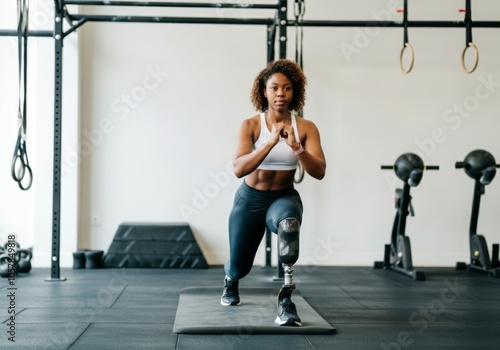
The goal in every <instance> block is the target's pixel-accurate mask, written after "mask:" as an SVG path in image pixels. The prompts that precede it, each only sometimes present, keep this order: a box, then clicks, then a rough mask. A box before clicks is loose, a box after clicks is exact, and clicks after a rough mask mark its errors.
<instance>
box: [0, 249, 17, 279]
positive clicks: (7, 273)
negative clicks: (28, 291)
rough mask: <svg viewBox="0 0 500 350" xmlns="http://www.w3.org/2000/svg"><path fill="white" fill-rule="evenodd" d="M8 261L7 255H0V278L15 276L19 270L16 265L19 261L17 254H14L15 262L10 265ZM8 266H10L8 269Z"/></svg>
mask: <svg viewBox="0 0 500 350" xmlns="http://www.w3.org/2000/svg"><path fill="white" fill-rule="evenodd" d="M10 260H11V259H10V256H9V254H1V255H0V277H11V276H12V275H14V276H15V275H17V272H18V270H19V266H18V264H17V262H18V260H19V253H17V252H16V256H15V260H14V261H13V262H12V263H11V261H10ZM9 264H11V266H10V268H9ZM12 264H13V266H12Z"/></svg>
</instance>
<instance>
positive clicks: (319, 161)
mask: <svg viewBox="0 0 500 350" xmlns="http://www.w3.org/2000/svg"><path fill="white" fill-rule="evenodd" d="M302 124H303V125H304V129H303V130H304V131H305V138H304V141H303V142H302V147H304V149H305V151H304V152H302V153H301V154H299V155H298V157H299V161H300V162H301V163H302V166H303V167H304V170H305V171H306V172H307V173H308V174H309V175H311V176H312V177H314V178H315V179H318V180H321V179H322V178H323V177H324V176H325V172H326V160H325V155H324V153H323V149H322V148H321V140H320V135H319V131H318V128H317V127H316V125H315V124H314V123H313V122H312V121H310V120H305V119H303V123H302Z"/></svg>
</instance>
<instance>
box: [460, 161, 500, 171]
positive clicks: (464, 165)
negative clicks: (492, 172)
mask: <svg viewBox="0 0 500 350" xmlns="http://www.w3.org/2000/svg"><path fill="white" fill-rule="evenodd" d="M455 168H456V169H463V168H465V169H467V170H469V169H470V164H469V163H465V162H456V163H455ZM495 168H500V164H495Z"/></svg>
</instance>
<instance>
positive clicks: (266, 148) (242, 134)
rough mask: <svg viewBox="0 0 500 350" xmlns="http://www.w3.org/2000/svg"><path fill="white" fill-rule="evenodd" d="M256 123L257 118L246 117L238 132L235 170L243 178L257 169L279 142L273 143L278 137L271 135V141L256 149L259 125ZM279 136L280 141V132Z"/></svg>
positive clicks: (234, 162)
mask: <svg viewBox="0 0 500 350" xmlns="http://www.w3.org/2000/svg"><path fill="white" fill-rule="evenodd" d="M256 123H257V121H256V120H255V119H246V120H244V121H243V123H242V124H241V126H240V130H239V132H238V138H237V141H236V154H235V158H234V161H233V172H234V174H235V175H236V176H237V177H238V178H242V177H244V176H246V175H248V174H250V173H252V172H253V171H254V170H255V169H257V167H258V166H259V165H260V163H262V161H263V160H264V159H265V158H266V157H267V155H268V154H269V152H270V151H271V149H272V148H273V147H274V145H275V144H276V143H277V141H276V142H275V143H273V141H274V139H276V137H271V139H270V140H269V142H267V143H266V144H264V145H262V146H261V147H259V148H257V149H256V150H254V149H253V144H254V130H255V128H256V127H257V125H256ZM275 133H276V132H275ZM277 136H278V141H279V133H278V135H277Z"/></svg>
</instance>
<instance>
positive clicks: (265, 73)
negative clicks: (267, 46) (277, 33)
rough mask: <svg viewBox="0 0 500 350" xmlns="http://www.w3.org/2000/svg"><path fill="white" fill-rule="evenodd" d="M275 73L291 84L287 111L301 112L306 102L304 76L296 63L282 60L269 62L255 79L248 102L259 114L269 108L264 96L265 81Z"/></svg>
mask: <svg viewBox="0 0 500 350" xmlns="http://www.w3.org/2000/svg"><path fill="white" fill-rule="evenodd" d="M275 73H282V74H284V75H286V77H287V78H288V79H290V81H291V82H292V88H293V97H292V101H291V102H290V106H289V109H290V110H291V111H296V112H299V111H301V110H302V108H303V107H304V104H305V100H306V86H307V79H306V76H305V75H304V73H303V72H302V69H300V67H299V65H298V64H297V63H295V62H294V61H291V60H288V59H283V58H282V59H279V60H276V61H273V62H270V63H269V64H268V65H267V67H266V68H264V69H263V70H262V71H261V72H260V73H259V74H258V75H257V77H256V78H255V80H254V82H253V87H252V92H251V94H250V100H251V101H252V104H253V106H254V107H255V109H256V110H257V111H259V112H264V111H266V110H267V108H268V107H269V106H268V102H267V98H266V97H265V96H264V90H265V88H266V83H267V81H268V80H269V78H271V76H272V75H273V74H275Z"/></svg>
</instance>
